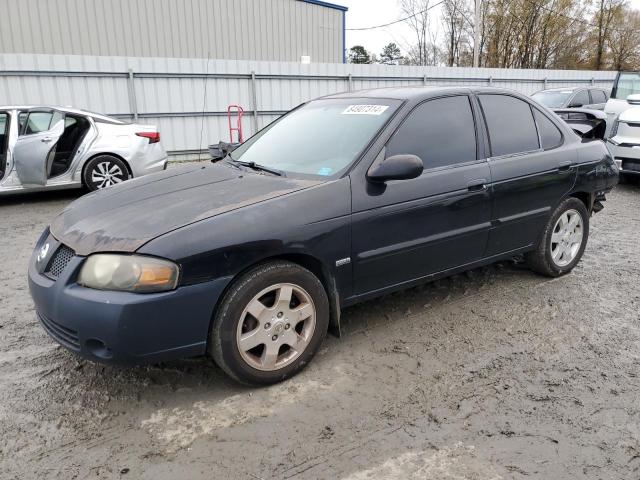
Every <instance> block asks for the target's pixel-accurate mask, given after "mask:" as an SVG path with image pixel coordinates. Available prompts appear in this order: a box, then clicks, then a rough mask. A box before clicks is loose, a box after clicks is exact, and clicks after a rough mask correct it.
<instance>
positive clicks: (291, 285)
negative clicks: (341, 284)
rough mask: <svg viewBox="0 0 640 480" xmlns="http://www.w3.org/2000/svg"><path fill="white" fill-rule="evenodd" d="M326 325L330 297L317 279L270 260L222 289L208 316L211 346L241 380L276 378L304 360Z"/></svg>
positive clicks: (283, 376)
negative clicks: (220, 295) (225, 290)
mask: <svg viewBox="0 0 640 480" xmlns="http://www.w3.org/2000/svg"><path fill="white" fill-rule="evenodd" d="M328 325H329V300H328V298H327V294H326V292H325V290H324V287H323V286H322V283H321V282H320V280H319V279H318V278H317V277H316V276H315V275H314V274H313V273H311V272H310V271H309V270H306V269H305V268H302V267H301V266H299V265H296V264H294V263H290V262H284V261H277V262H270V263H266V264H263V265H260V266H258V267H256V268H254V269H252V270H251V271H249V272H247V273H246V274H244V275H243V276H242V277H240V278H239V279H238V280H237V281H236V282H235V283H234V284H233V285H232V286H231V288H230V289H229V291H228V292H227V293H226V295H225V296H224V298H223V299H222V301H221V303H220V306H219V308H218V309H217V313H216V315H215V318H214V320H213V326H212V329H211V335H210V339H209V340H210V351H211V354H212V356H213V359H214V360H215V362H216V363H217V364H218V366H220V368H222V369H223V370H224V371H225V372H226V373H227V374H229V375H230V376H231V377H233V378H235V379H236V380H238V381H240V382H242V383H246V384H250V385H266V384H271V383H276V382H279V381H282V380H284V379H286V378H288V377H291V376H292V375H295V374H296V373H298V372H299V371H300V370H302V369H303V368H304V366H305V365H306V364H307V363H309V361H310V360H311V359H312V358H313V356H314V355H315V353H316V351H317V350H318V348H319V346H320V344H321V343H322V340H323V338H324V337H325V334H326V332H327V327H328Z"/></svg>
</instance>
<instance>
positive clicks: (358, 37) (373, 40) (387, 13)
mask: <svg viewBox="0 0 640 480" xmlns="http://www.w3.org/2000/svg"><path fill="white" fill-rule="evenodd" d="M329 1H331V0H329ZM436 1H437V0H433V2H432V3H436ZM334 3H337V4H339V5H344V6H345V7H349V11H348V12H347V29H349V28H361V27H369V26H373V25H381V24H384V23H389V22H393V21H394V20H398V19H400V18H403V16H404V15H402V13H401V11H400V7H399V6H398V2H397V1H396V0H334ZM629 3H630V4H631V5H632V6H633V7H634V8H636V9H639V10H640V0H629ZM430 13H431V14H432V15H434V18H433V20H434V21H437V18H438V16H439V14H440V7H436V8H434V9H433V10H431V12H430ZM413 41H414V40H413V35H412V33H411V31H410V30H409V28H408V27H407V26H406V24H405V22H401V23H398V24H395V25H392V26H390V27H384V28H378V29H375V30H368V31H361V32H357V31H348V30H347V48H351V47H352V46H353V45H364V47H365V48H366V49H367V50H369V51H370V52H372V53H375V54H377V55H379V54H380V52H381V51H382V47H384V46H385V45H386V44H387V43H389V42H395V43H396V44H398V46H399V47H400V48H401V49H402V50H405V49H406V47H407V46H408V45H409V44H410V43H412V42H413Z"/></svg>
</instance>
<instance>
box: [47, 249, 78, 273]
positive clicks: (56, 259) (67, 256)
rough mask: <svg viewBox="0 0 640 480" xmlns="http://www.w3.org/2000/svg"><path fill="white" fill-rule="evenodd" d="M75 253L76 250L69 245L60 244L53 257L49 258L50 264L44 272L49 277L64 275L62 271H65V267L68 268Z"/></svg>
mask: <svg viewBox="0 0 640 480" xmlns="http://www.w3.org/2000/svg"><path fill="white" fill-rule="evenodd" d="M75 255H76V252H74V251H73V250H71V249H70V248H69V247H67V246H66V245H60V247H59V248H58V250H57V251H56V253H54V254H53V256H52V257H51V260H49V265H47V268H46V269H45V271H44V274H45V275H46V276H47V277H49V278H53V279H56V278H58V277H59V276H60V275H62V272H64V269H65V268H67V265H68V264H69V262H70V261H71V259H72V258H73V257H74V256H75Z"/></svg>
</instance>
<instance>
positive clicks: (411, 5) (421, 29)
mask: <svg viewBox="0 0 640 480" xmlns="http://www.w3.org/2000/svg"><path fill="white" fill-rule="evenodd" d="M429 1H430V0H400V9H401V10H402V14H403V15H405V16H406V17H408V19H407V24H408V25H409V28H411V30H412V31H413V32H414V33H415V35H416V43H415V44H414V45H413V47H412V48H411V49H410V50H411V53H412V55H410V56H411V57H412V63H414V64H415V65H429V57H430V50H431V46H430V45H429V44H428V33H429V32H428V30H429Z"/></svg>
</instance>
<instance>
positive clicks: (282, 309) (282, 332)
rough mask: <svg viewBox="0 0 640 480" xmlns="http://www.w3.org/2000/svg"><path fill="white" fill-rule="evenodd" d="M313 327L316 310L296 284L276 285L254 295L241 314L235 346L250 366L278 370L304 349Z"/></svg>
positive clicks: (309, 339)
mask: <svg viewBox="0 0 640 480" xmlns="http://www.w3.org/2000/svg"><path fill="white" fill-rule="evenodd" d="M315 326H316V308H315V305H314V303H313V300H312V299H311V296H310V295H309V293H307V291H306V290H304V289H303V288H302V287H300V286H298V285H294V284H291V283H278V284H275V285H272V286H270V287H268V288H265V289H264V290H262V291H261V292H259V293H258V294H257V295H255V296H254V297H253V298H252V299H251V301H250V302H249V304H248V305H247V306H246V308H245V309H244V311H243V312H242V315H241V318H240V321H239V322H238V328H237V333H236V344H237V346H238V351H239V352H240V355H241V356H242V359H243V360H244V361H245V362H247V364H248V365H250V366H251V367H253V368H255V369H258V370H263V371H274V370H279V369H281V368H283V367H286V366H287V365H289V364H291V363H292V362H293V361H294V360H295V359H296V358H298V357H299V356H300V355H301V354H302V353H303V352H304V351H305V349H306V348H307V346H308V345H309V342H310V341H311V338H312V337H313V332H314V330H315Z"/></svg>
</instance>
